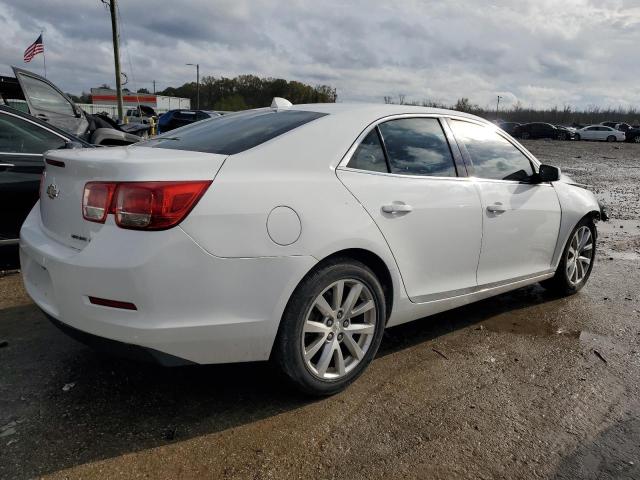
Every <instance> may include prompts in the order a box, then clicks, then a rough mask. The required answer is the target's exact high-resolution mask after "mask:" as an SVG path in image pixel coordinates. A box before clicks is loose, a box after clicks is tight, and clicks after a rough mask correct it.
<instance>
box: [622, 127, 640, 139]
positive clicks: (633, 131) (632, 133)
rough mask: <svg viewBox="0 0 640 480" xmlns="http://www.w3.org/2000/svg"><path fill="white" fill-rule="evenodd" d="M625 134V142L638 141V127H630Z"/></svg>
mask: <svg viewBox="0 0 640 480" xmlns="http://www.w3.org/2000/svg"><path fill="white" fill-rule="evenodd" d="M625 134H626V137H625V142H629V143H640V127H632V128H630V129H629V130H627V131H626V132H625Z"/></svg>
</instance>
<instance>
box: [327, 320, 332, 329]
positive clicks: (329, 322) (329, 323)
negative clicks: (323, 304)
mask: <svg viewBox="0 0 640 480" xmlns="http://www.w3.org/2000/svg"><path fill="white" fill-rule="evenodd" d="M332 325H333V320H331V319H329V320H327V327H330V326H332Z"/></svg>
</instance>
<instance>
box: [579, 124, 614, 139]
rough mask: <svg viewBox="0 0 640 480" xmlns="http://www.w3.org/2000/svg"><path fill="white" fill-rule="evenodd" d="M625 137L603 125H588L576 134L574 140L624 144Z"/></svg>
mask: <svg viewBox="0 0 640 480" xmlns="http://www.w3.org/2000/svg"><path fill="white" fill-rule="evenodd" d="M625 138H626V135H625V133H624V132H621V131H620V130H616V129H615V128H611V127H607V126H605V125H590V126H588V127H584V128H581V129H579V130H578V131H577V132H576V136H575V139H576V140H599V141H601V142H624V141H625Z"/></svg>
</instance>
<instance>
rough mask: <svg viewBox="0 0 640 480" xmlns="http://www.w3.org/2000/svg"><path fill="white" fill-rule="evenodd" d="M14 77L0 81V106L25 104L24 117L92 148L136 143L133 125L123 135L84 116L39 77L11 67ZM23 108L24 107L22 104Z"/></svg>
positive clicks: (106, 122)
mask: <svg viewBox="0 0 640 480" xmlns="http://www.w3.org/2000/svg"><path fill="white" fill-rule="evenodd" d="M11 68H12V69H13V73H14V75H15V77H6V76H3V77H0V80H1V81H0V104H5V105H8V104H9V103H10V102H11V101H12V100H18V101H23V102H26V105H27V107H28V108H27V110H28V113H30V114H31V115H33V116H34V117H37V118H38V119H40V120H42V121H45V122H47V123H49V124H51V125H52V126H53V127H57V128H59V129H61V130H64V131H65V132H68V133H69V134H71V135H74V136H76V137H78V138H81V139H83V140H84V141H86V142H89V143H92V144H94V145H130V144H132V143H135V142H139V141H140V137H139V136H138V135H134V134H133V133H131V132H133V131H134V130H136V129H135V126H134V125H131V126H129V131H124V129H122V128H120V127H119V126H118V125H117V124H115V123H114V122H113V121H111V120H110V119H109V118H104V117H102V116H100V115H91V114H88V113H86V112H84V111H83V110H82V109H81V108H80V107H79V106H77V105H76V104H75V103H74V102H73V100H71V99H70V98H69V97H68V96H67V95H66V94H65V93H64V92H62V90H60V89H59V88H58V87H56V86H55V85H54V84H53V83H51V82H50V81H49V80H47V79H46V78H44V77H41V76H40V75H37V74H35V73H33V72H29V71H27V70H23V69H21V68H17V67H11ZM23 104H24V103H23Z"/></svg>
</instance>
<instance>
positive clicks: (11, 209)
mask: <svg viewBox="0 0 640 480" xmlns="http://www.w3.org/2000/svg"><path fill="white" fill-rule="evenodd" d="M60 148H94V147H93V146H92V145H90V144H88V143H87V142H85V141H84V140H82V139H80V138H79V137H76V136H75V135H71V134H70V133H68V132H65V131H64V130H61V129H59V128H56V127H54V126H53V125H51V124H50V123H47V122H44V121H42V120H39V119H37V118H36V117H33V116H31V115H28V114H26V113H23V112H20V111H18V110H16V109H13V108H11V107H5V106H2V105H0V257H2V258H3V259H4V258H6V257H7V255H10V254H11V253H13V254H15V253H17V244H18V237H19V233H20V227H21V226H22V222H23V221H24V219H25V218H26V217H27V215H28V214H29V212H30V211H31V208H33V205H34V204H35V203H36V201H37V200H38V196H39V185H40V177H41V176H42V171H43V169H44V160H43V154H44V152H46V151H47V150H54V149H60ZM14 256H15V255H14ZM3 263H4V262H3ZM2 266H6V265H1V266H0V267H2Z"/></svg>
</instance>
